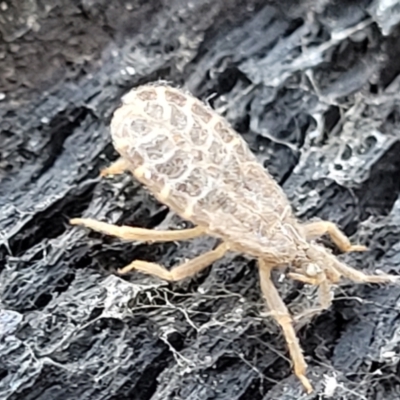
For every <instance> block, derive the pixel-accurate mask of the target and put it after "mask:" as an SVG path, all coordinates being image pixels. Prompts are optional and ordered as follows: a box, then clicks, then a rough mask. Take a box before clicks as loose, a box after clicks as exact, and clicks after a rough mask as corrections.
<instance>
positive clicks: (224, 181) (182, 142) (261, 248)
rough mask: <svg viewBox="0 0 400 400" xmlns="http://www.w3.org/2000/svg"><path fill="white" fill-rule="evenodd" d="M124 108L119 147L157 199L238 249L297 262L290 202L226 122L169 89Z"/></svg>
mask: <svg viewBox="0 0 400 400" xmlns="http://www.w3.org/2000/svg"><path fill="white" fill-rule="evenodd" d="M122 101H123V105H122V106H121V107H120V108H119V109H118V110H117V111H116V112H115V114H114V118H113V120H112V123H111V134H112V138H113V143H114V146H115V148H116V150H117V151H118V152H119V153H120V154H121V155H122V157H124V158H125V159H126V160H127V161H128V162H129V164H130V165H131V170H132V172H133V173H134V175H135V177H136V178H137V179H138V180H139V181H141V182H142V183H143V184H144V185H146V186H147V187H148V188H149V189H150V191H151V192H152V193H153V194H154V195H155V197H157V198H158V199H159V200H160V201H161V202H163V203H164V204H166V205H168V206H169V207H170V208H171V209H172V210H174V211H175V212H176V213H178V214H179V215H180V216H182V217H183V218H185V219H188V220H191V221H192V222H193V223H195V224H196V225H202V226H205V227H207V230H208V233H209V234H212V235H215V236H218V237H221V238H223V239H224V240H225V241H229V243H230V245H231V247H232V249H235V250H238V251H245V252H246V253H248V254H250V255H252V256H255V257H263V258H266V259H268V260H277V259H278V260H279V262H280V263H282V262H283V263H287V262H290V261H292V260H293V256H295V255H296V253H297V245H296V241H297V239H296V235H293V234H292V233H290V234H288V233H287V231H288V229H289V230H291V231H295V230H297V229H298V228H297V226H296V222H295V220H294V218H293V216H292V211H291V209H290V205H289V203H288V201H287V199H286V196H285V194H284V193H283V191H282V189H281V188H280V186H279V185H278V184H277V183H276V182H275V181H274V180H273V179H272V177H271V176H270V175H269V173H268V172H267V171H266V170H265V169H264V168H263V167H262V166H261V165H260V164H259V162H258V161H257V159H256V158H255V156H254V155H253V153H252V152H251V151H250V150H249V148H248V146H247V144H246V143H245V141H244V140H243V139H242V137H241V136H239V134H237V133H236V132H235V131H234V130H233V129H232V128H231V127H230V125H229V124H228V123H227V121H226V120H225V119H224V118H223V117H221V116H220V115H218V114H217V113H216V112H215V111H213V110H212V109H210V108H209V107H207V106H205V105H204V104H203V103H202V102H200V101H199V100H197V99H196V98H194V97H192V96H190V95H187V94H184V93H183V92H182V91H179V90H177V89H174V88H171V87H169V86H163V85H162V86H144V87H140V88H138V89H136V90H132V91H131V92H129V94H128V95H126V96H125V97H124V98H123V99H122ZM288 225H289V226H288ZM297 236H299V235H297Z"/></svg>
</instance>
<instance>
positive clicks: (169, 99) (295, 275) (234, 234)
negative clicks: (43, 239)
mask: <svg viewBox="0 0 400 400" xmlns="http://www.w3.org/2000/svg"><path fill="white" fill-rule="evenodd" d="M111 135H112V139H113V143H114V146H115V148H116V150H117V151H118V152H119V154H120V155H121V159H119V160H118V161H117V162H115V163H114V164H112V165H111V166H110V167H109V168H107V169H106V170H105V171H103V173H102V174H103V175H112V174H116V173H122V172H124V171H125V170H129V171H131V172H132V174H133V175H134V176H135V177H136V178H137V179H138V180H139V181H140V182H142V183H143V184H144V185H145V186H146V187H147V188H148V189H149V190H150V191H151V192H152V193H153V195H154V196H155V197H156V198H157V199H158V200H160V201H161V202H162V203H164V204H166V205H168V206H169V207H170V208H171V209H172V210H173V211H175V212H176V213H177V214H179V215H180V216H181V217H183V218H185V219H187V220H190V221H192V222H193V223H194V224H195V225H196V226H197V227H196V228H191V229H184V230H181V231H153V230H148V229H143V228H135V227H129V226H116V225H112V224H107V223H105V222H100V221H96V220H93V219H90V218H74V219H72V220H71V221H70V222H71V224H74V225H83V226H86V227H89V228H91V229H94V230H97V231H99V232H103V233H105V234H110V235H114V236H117V237H120V238H122V239H128V240H143V241H175V240H186V239H190V238H193V237H196V236H200V235H204V234H208V235H212V236H215V237H218V238H220V239H221V241H222V243H221V244H220V245H219V246H217V247H216V248H215V249H214V250H210V251H209V252H207V253H204V254H202V255H200V256H198V257H196V258H194V259H192V260H189V261H187V262H185V263H184V264H182V265H179V266H176V267H174V268H172V269H171V270H167V269H165V268H164V267H163V266H161V265H158V264H155V263H151V262H147V261H142V260H134V261H133V262H131V263H130V264H129V265H128V266H126V267H125V268H123V269H122V270H120V272H121V273H126V272H128V271H131V270H138V271H141V272H144V273H147V274H152V275H155V276H158V277H160V278H162V279H166V280H171V281H174V280H179V279H184V278H187V277H190V276H192V275H194V274H196V273H197V272H199V271H201V270H202V269H204V268H206V267H207V266H209V265H211V264H212V263H213V262H214V261H216V260H218V259H220V258H222V257H223V256H224V255H225V254H226V252H227V251H231V250H233V251H238V252H242V253H245V254H248V255H250V256H253V257H254V258H257V260H258V266H259V274H260V286H261V290H262V292H263V295H264V298H265V300H266V302H267V305H268V307H269V309H270V311H271V315H272V316H273V317H274V318H275V319H276V321H277V322H278V324H279V325H280V326H281V328H282V331H283V334H284V336H285V339H286V342H287V345H288V348H289V352H290V355H291V358H292V360H293V367H294V372H295V374H296V376H297V377H298V378H299V379H300V381H301V382H302V384H303V386H304V387H305V389H306V391H307V392H311V391H312V390H313V389H312V385H311V383H310V382H309V380H308V378H307V376H306V362H305V360H304V357H303V354H302V350H301V347H300V344H299V342H298V339H297V337H296V333H295V330H294V328H293V325H292V318H291V316H290V314H289V312H288V309H287V307H286V305H285V303H284V302H283V300H282V299H281V298H280V296H279V293H278V291H277V290H276V288H275V286H274V284H273V282H272V280H271V270H272V269H273V268H275V267H279V266H286V267H287V268H288V269H289V271H290V272H289V273H288V274H287V276H288V277H290V278H292V279H296V280H299V281H301V282H303V283H305V284H310V285H317V286H318V292H319V302H320V307H319V308H318V309H316V310H310V312H312V313H315V312H316V311H320V310H322V309H326V308H327V307H329V306H330V304H331V286H332V284H335V283H337V282H338V281H339V280H340V278H341V277H345V278H349V279H352V280H354V281H356V282H360V283H382V282H393V281H394V280H396V278H395V277H393V276H390V275H379V276H377V275H366V274H364V273H362V272H361V271H358V270H356V269H354V268H351V267H349V266H347V265H346V264H344V263H342V262H340V261H339V260H338V259H337V258H336V257H335V256H333V255H332V254H331V253H330V252H329V251H328V250H327V249H325V248H324V247H323V246H320V245H318V244H317V243H315V241H314V239H315V238H317V237H318V236H321V235H323V234H326V233H327V234H329V235H330V237H331V239H332V240H333V242H334V243H335V244H336V245H337V246H338V248H339V249H340V250H342V251H362V250H365V249H366V248H365V247H364V246H359V245H352V244H351V243H350V241H349V239H348V238H347V237H346V236H345V235H344V234H343V233H342V232H341V231H340V230H339V229H338V228H337V226H336V225H334V224H333V223H331V222H327V221H318V222H311V223H307V224H302V223H299V222H298V221H297V220H296V218H295V217H294V215H293V212H292V209H291V207H290V204H289V202H288V200H287V198H286V196H285V194H284V192H283V191H282V189H281V188H280V187H279V185H278V184H277V183H276V182H275V180H274V179H273V178H272V177H271V176H270V175H269V174H268V172H267V171H266V170H265V169H264V168H263V167H262V166H261V165H260V164H259V163H258V162H257V159H256V158H255V156H254V155H253V154H252V153H251V151H250V150H249V148H248V146H247V144H246V143H245V141H244V140H243V139H242V138H241V136H240V135H239V134H238V133H236V132H235V131H234V130H233V129H232V127H231V126H230V125H229V124H228V122H227V121H226V120H225V119H224V118H223V117H221V116H220V115H218V114H217V113H216V112H215V111H213V110H212V109H211V108H210V107H208V106H206V105H205V104H203V103H202V102H201V101H199V100H198V99H196V98H194V97H193V96H191V95H190V94H188V93H185V92H184V91H182V90H178V89H175V88H173V87H170V86H168V85H165V84H150V85H144V86H140V87H138V88H135V89H132V90H131V91H130V92H129V93H128V94H127V95H125V96H124V97H123V99H122V105H121V106H120V107H119V108H118V109H117V110H116V111H115V114H114V116H113V119H112V123H111Z"/></svg>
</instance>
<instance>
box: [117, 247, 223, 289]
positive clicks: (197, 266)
mask: <svg viewBox="0 0 400 400" xmlns="http://www.w3.org/2000/svg"><path fill="white" fill-rule="evenodd" d="M228 250H229V247H228V245H227V244H225V243H222V244H220V245H219V246H217V247H216V248H215V249H214V250H211V251H209V252H207V253H204V254H202V255H200V256H198V257H196V258H193V259H192V260H189V261H186V262H185V263H183V264H181V265H178V266H176V267H173V268H172V269H171V270H167V269H166V268H165V267H163V266H162V265H159V264H156V263H152V262H147V261H141V260H135V261H133V262H132V263H130V264H129V265H127V266H126V267H124V268H122V269H120V270H119V271H118V273H120V274H126V273H127V272H129V271H132V270H137V271H140V272H144V273H145V274H149V275H154V276H157V277H158V278H161V279H164V280H166V281H179V280H181V279H185V278H189V277H190V276H193V275H195V274H197V273H198V272H200V271H202V270H203V269H205V268H207V267H208V266H210V265H211V264H212V263H213V262H215V261H217V260H219V259H220V258H222V257H223V256H224V255H225V254H226V252H227V251H228Z"/></svg>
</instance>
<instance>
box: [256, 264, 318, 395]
mask: <svg viewBox="0 0 400 400" xmlns="http://www.w3.org/2000/svg"><path fill="white" fill-rule="evenodd" d="M258 262H259V273H260V285H261V290H262V292H263V295H264V298H265V300H266V302H267V305H268V308H269V309H270V311H271V315H272V316H273V317H274V318H275V320H276V322H277V323H278V324H279V325H280V326H281V328H282V331H283V334H284V336H285V339H286V343H287V345H288V347H289V353H290V357H291V359H292V361H293V366H294V373H295V375H296V376H297V378H298V379H299V380H300V382H301V383H302V384H303V386H304V388H305V390H306V391H307V393H311V392H312V391H313V387H312V386H311V383H310V381H309V380H308V379H307V376H306V369H307V364H306V361H305V360H304V356H303V351H302V349H301V347H300V343H299V340H298V338H297V336H296V332H295V330H294V328H293V323H292V322H293V321H292V317H291V315H290V314H289V311H288V309H287V307H286V305H285V303H284V302H283V300H282V299H281V297H280V295H279V293H278V291H277V289H276V288H275V286H274V284H273V283H272V280H271V269H272V268H273V266H271V265H268V264H267V263H265V262H264V261H263V260H262V259H259V260H258Z"/></svg>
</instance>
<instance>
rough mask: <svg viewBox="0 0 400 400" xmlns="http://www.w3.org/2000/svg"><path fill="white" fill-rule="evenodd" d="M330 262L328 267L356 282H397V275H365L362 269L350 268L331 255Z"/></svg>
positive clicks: (398, 279)
mask: <svg viewBox="0 0 400 400" xmlns="http://www.w3.org/2000/svg"><path fill="white" fill-rule="evenodd" d="M331 260H332V264H331V265H330V268H334V269H335V270H336V271H337V272H339V274H341V275H342V276H344V277H345V278H347V279H351V280H352V281H354V282H358V283H390V282H393V283H395V282H399V281H400V277H399V276H393V275H388V274H382V275H367V274H365V273H364V272H362V271H358V270H357V269H355V268H352V267H350V266H348V265H346V264H344V263H342V262H340V261H339V260H336V259H335V258H333V257H332V259H331Z"/></svg>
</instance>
